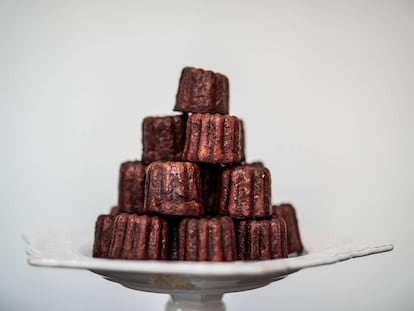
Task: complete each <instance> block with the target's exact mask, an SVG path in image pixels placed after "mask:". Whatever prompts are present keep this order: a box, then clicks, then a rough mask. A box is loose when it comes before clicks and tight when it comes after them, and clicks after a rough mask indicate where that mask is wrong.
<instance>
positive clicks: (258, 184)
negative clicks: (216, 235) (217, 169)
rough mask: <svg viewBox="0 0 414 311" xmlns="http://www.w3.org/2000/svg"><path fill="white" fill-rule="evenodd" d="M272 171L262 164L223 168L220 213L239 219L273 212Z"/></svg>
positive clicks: (263, 215)
mask: <svg viewBox="0 0 414 311" xmlns="http://www.w3.org/2000/svg"><path fill="white" fill-rule="evenodd" d="M271 191H272V189H271V177H270V172H269V170H268V169H267V168H265V167H264V166H263V165H262V164H259V163H254V164H245V165H240V166H231V167H226V168H224V169H223V171H222V173H221V178H220V195H219V214H220V215H229V216H230V217H232V218H236V219H246V218H262V217H270V216H271V215H272V205H271V202H272V201H271Z"/></svg>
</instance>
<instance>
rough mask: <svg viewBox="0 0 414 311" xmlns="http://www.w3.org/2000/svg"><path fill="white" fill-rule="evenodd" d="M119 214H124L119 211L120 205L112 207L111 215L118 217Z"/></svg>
mask: <svg viewBox="0 0 414 311" xmlns="http://www.w3.org/2000/svg"><path fill="white" fill-rule="evenodd" d="M119 213H122V211H121V210H120V209H119V206H118V205H115V206H112V208H111V210H110V211H109V215H111V216H116V215H118V214H119Z"/></svg>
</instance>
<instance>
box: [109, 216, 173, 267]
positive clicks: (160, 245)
mask: <svg viewBox="0 0 414 311" xmlns="http://www.w3.org/2000/svg"><path fill="white" fill-rule="evenodd" d="M167 247H168V223H167V221H166V220H164V219H161V218H159V217H157V216H154V217H151V216H147V215H135V214H127V213H121V214H119V215H118V216H116V217H115V220H114V228H113V235H112V240H111V246H110V248H109V254H108V257H110V258H119V259H151V260H166V259H167Z"/></svg>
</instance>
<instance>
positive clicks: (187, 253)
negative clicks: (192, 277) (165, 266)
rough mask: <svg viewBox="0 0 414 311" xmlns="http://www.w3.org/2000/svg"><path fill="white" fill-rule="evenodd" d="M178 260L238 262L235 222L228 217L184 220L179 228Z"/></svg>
mask: <svg viewBox="0 0 414 311" xmlns="http://www.w3.org/2000/svg"><path fill="white" fill-rule="evenodd" d="M178 260H188V261H233V260H236V238H235V229H234V224H233V221H232V220H231V218H230V217H227V216H217V217H205V218H184V219H183V220H181V222H180V224H179V227H178Z"/></svg>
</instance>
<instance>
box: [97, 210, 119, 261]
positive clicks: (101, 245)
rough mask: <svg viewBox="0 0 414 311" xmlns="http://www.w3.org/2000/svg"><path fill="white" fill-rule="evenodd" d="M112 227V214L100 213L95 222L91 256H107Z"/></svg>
mask: <svg viewBox="0 0 414 311" xmlns="http://www.w3.org/2000/svg"><path fill="white" fill-rule="evenodd" d="M113 228H114V216H112V215H100V216H98V218H97V219H96V223H95V240H94V243H93V252H92V256H93V257H102V258H106V257H108V253H109V246H110V245H111V239H112V232H113Z"/></svg>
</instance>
